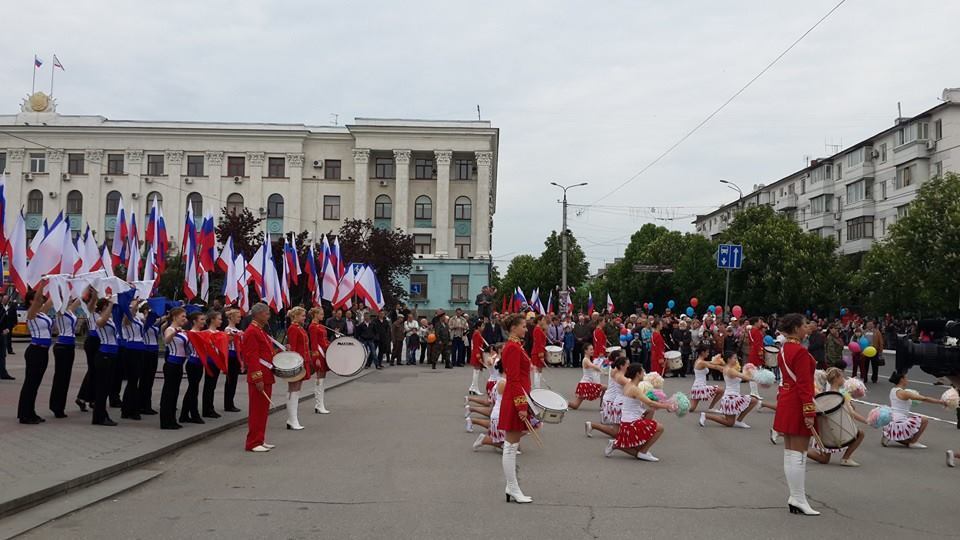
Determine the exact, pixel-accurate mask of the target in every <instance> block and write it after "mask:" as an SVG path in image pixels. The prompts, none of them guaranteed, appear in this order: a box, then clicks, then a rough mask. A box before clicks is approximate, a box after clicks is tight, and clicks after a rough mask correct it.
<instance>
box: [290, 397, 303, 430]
mask: <svg viewBox="0 0 960 540" xmlns="http://www.w3.org/2000/svg"><path fill="white" fill-rule="evenodd" d="M299 412H300V391H299V390H297V391H296V392H287V429H292V430H296V431H300V430H301V429H303V426H301V425H300V418H298V416H299V415H298V413H299Z"/></svg>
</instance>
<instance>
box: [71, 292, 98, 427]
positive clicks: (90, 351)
mask: <svg viewBox="0 0 960 540" xmlns="http://www.w3.org/2000/svg"><path fill="white" fill-rule="evenodd" d="M96 304H97V294H96V291H94V290H93V289H88V290H87V293H86V299H85V300H83V301H82V302H81V303H80V308H81V309H83V312H84V315H86V317H87V339H85V340H83V353H84V356H86V358H87V372H86V373H84V374H83V380H82V381H81V382H80V388H79V390H77V399H76V400H74V403H76V404H77V407H80V412H87V405H89V406H90V408H93V366H94V364H95V363H96V360H97V352H98V351H99V350H100V336H98V335H97V325H96V324H95V323H94V322H93V321H94V316H93V314H94V312H95V311H96Z"/></svg>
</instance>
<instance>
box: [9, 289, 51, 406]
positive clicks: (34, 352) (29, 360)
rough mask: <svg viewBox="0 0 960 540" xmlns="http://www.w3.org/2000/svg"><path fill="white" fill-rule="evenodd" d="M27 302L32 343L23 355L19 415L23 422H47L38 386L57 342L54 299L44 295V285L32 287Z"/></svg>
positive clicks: (28, 326)
mask: <svg viewBox="0 0 960 540" xmlns="http://www.w3.org/2000/svg"><path fill="white" fill-rule="evenodd" d="M25 300H26V302H27V304H28V305H29V306H30V307H29V308H27V328H29V329H30V345H28V346H27V350H26V352H25V353H24V354H23V359H24V362H25V364H26V375H25V376H24V377H23V386H22V387H21V388H20V401H19V402H18V404H17V418H18V419H19V420H20V423H21V424H40V423H42V422H45V421H46V420H44V419H43V418H41V417H40V416H39V415H38V414H37V390H39V389H40V383H41V381H43V374H44V373H46V371H47V365H48V364H49V363H50V354H49V353H50V345H51V343H53V319H51V318H50V317H48V316H47V312H48V311H50V307H51V306H53V302H52V301H51V300H50V299H49V298H47V299H45V298H44V296H43V286H42V285H41V286H40V287H39V288H38V289H35V290H31V291H29V292H28V293H27V296H26V298H25Z"/></svg>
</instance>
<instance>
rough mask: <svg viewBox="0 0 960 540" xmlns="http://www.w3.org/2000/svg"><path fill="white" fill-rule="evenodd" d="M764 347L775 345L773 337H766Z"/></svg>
mask: <svg viewBox="0 0 960 540" xmlns="http://www.w3.org/2000/svg"><path fill="white" fill-rule="evenodd" d="M763 344H764V345H773V336H764V338H763Z"/></svg>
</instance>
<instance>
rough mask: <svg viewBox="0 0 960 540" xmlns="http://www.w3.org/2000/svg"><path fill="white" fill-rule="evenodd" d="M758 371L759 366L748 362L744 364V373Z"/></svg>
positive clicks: (748, 373)
mask: <svg viewBox="0 0 960 540" xmlns="http://www.w3.org/2000/svg"><path fill="white" fill-rule="evenodd" d="M756 372H757V366H755V365H753V364H750V363H747V364H746V365H744V366H743V373H744V374H746V375H753V374H754V373H756Z"/></svg>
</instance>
